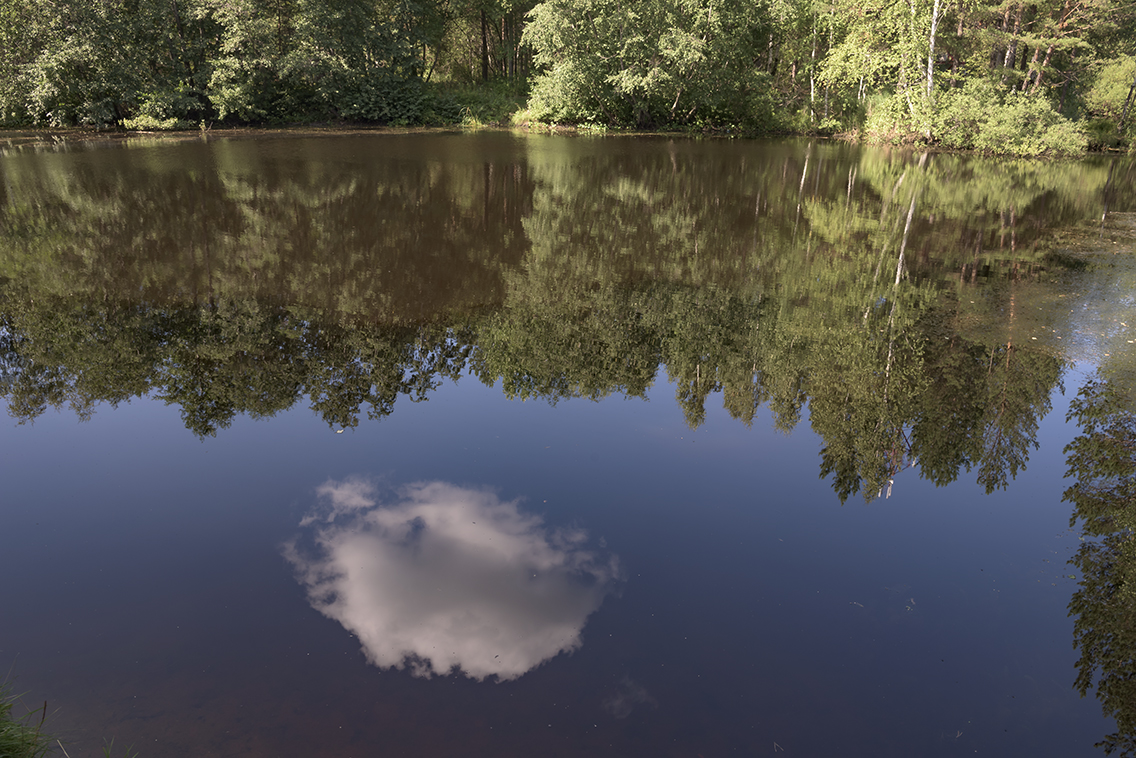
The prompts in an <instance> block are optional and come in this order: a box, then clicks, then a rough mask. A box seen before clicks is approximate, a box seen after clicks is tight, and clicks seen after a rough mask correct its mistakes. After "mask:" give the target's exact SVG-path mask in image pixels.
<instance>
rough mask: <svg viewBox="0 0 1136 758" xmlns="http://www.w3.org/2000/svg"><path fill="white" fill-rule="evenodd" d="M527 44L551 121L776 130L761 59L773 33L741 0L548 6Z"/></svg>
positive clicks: (541, 108) (537, 12)
mask: <svg viewBox="0 0 1136 758" xmlns="http://www.w3.org/2000/svg"><path fill="white" fill-rule="evenodd" d="M529 19H530V20H529V25H528V26H527V27H526V29H525V37H524V38H525V41H526V42H527V43H528V44H530V45H531V46H532V47H533V49H534V51H535V58H534V59H535V63H536V65H537V66H538V69H539V70H540V73H539V74H538V76H537V78H536V80H535V82H534V84H533V91H532V97H531V99H530V101H529V110H530V112H531V113H532V116H533V117H534V118H536V119H539V120H542V121H551V122H556V123H589V122H599V123H604V124H608V125H612V126H616V125H619V126H633V127H639V128H652V127H658V126H669V127H676V126H695V127H715V126H730V125H738V126H742V127H745V128H750V129H768V128H770V127H771V126H772V108H771V105H772V98H771V96H770V85H769V81H768V78H767V77H766V76H765V75H763V74H762V73H761V72H759V71H756V70H755V68H754V66H753V60H754V58H755V56H756V55H757V54H758V52H759V50H760V44H761V43H762V42H763V41H765V40H766V39H767V35H766V36H765V37H763V33H765V32H766V31H767V30H766V27H765V25H764V23H763V21H762V17H761V14H760V13H755V12H754V8H753V7H752V6H751V5H749V4H748V3H743V2H740V0H728V2H726V3H721V2H717V3H712V2H709V0H639V1H638V2H636V3H632V4H626V5H619V4H614V5H613V4H610V3H603V2H597V0H548V1H547V2H543V3H540V4H538V5H537V6H536V7H535V8H534V9H533V10H532V11H531V12H530V14H529Z"/></svg>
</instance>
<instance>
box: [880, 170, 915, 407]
mask: <svg viewBox="0 0 1136 758" xmlns="http://www.w3.org/2000/svg"><path fill="white" fill-rule="evenodd" d="M918 199H919V192H918V191H916V192H912V193H911V207H910V208H908V209H907V223H906V224H905V225H904V227H903V240H902V241H901V242H900V243H899V260H898V261H897V262H896V264H895V283H894V284H893V285H892V288H891V314H890V315H889V316H888V357H887V366H886V368H885V369H884V402H885V403H886V402H887V396H888V387H889V385H890V382H891V364H892V361H893V360H894V356H895V312H896V309H897V308H898V307H899V280H900V279H901V278H903V258H904V255H905V254H906V252H907V236H908V234H909V233H910V232H911V218H912V217H913V216H914V215H915V201H916V200H918Z"/></svg>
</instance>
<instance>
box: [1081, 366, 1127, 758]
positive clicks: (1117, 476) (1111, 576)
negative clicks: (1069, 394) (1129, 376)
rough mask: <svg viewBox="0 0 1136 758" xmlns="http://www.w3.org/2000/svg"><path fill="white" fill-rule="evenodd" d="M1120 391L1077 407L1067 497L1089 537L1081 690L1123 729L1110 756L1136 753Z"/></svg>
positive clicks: (1085, 391)
mask: <svg viewBox="0 0 1136 758" xmlns="http://www.w3.org/2000/svg"><path fill="white" fill-rule="evenodd" d="M1128 403H1129V399H1128V398H1125V397H1123V395H1122V394H1121V393H1119V392H1118V391H1117V390H1116V388H1115V387H1113V386H1112V385H1110V384H1109V383H1107V382H1104V381H1101V380H1099V379H1091V380H1089V381H1088V382H1086V384H1085V386H1084V387H1082V388H1081V391H1080V392H1079V393H1078V395H1077V398H1076V399H1075V400H1074V401H1073V402H1072V404H1071V405H1070V409H1069V420H1074V419H1075V420H1076V421H1077V423H1078V425H1079V426H1080V427H1081V433H1080V434H1079V435H1078V436H1077V438H1076V439H1074V440H1073V442H1071V443H1069V445H1068V446H1067V447H1066V448H1065V452H1066V454H1067V458H1066V465H1067V470H1066V473H1065V476H1066V477H1074V478H1075V482H1074V484H1073V485H1072V486H1070V487H1069V488H1068V489H1067V490H1065V496H1064V499H1065V500H1067V501H1069V502H1072V503H1073V505H1074V512H1073V516H1072V518H1071V519H1070V520H1071V522H1072V523H1076V522H1078V521H1080V522H1081V524H1082V528H1083V530H1084V532H1085V535H1086V538H1087V539H1083V541H1082V543H1081V546H1080V547H1079V548H1078V550H1077V554H1076V555H1075V556H1074V557H1073V559H1072V560H1071V561H1070V562H1071V563H1072V564H1073V565H1074V566H1076V567H1077V568H1078V569H1080V572H1081V575H1082V577H1083V578H1082V579H1081V582H1080V586H1079V588H1078V589H1077V591H1076V593H1074V595H1073V598H1072V599H1071V600H1070V601H1069V614H1070V615H1071V616H1074V617H1075V619H1074V624H1073V630H1074V631H1073V639H1074V644H1075V645H1076V646H1077V647H1078V648H1079V649H1080V651H1081V658H1080V659H1079V660H1078V661H1077V680H1076V687H1077V689H1078V690H1079V691H1080V692H1081V694H1082V695H1085V694H1086V693H1087V692H1088V690H1089V689H1090V688H1093V687H1094V686H1095V688H1096V693H1097V698H1098V699H1099V700H1100V702H1101V705H1102V707H1103V709H1104V712H1105V715H1106V716H1110V717H1112V718H1114V719H1115V720H1116V726H1117V731H1116V732H1115V733H1113V734H1110V735H1108V736H1107V737H1106V738H1105V740H1104V741H1103V742H1102V743H1100V746H1101V747H1103V748H1104V750H1105V752H1106V753H1108V754H1111V753H1114V752H1117V753H1119V754H1120V755H1122V756H1132V755H1136V416H1134V415H1133V414H1132V412H1131V411H1130V410H1128V408H1127V405H1128Z"/></svg>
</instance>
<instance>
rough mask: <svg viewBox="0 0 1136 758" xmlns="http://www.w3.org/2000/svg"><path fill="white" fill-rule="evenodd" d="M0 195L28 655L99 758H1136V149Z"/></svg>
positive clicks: (553, 154) (485, 171)
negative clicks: (126, 754) (1125, 509)
mask: <svg viewBox="0 0 1136 758" xmlns="http://www.w3.org/2000/svg"><path fill="white" fill-rule="evenodd" d="M0 180H2V181H0V401H2V403H3V404H4V406H5V411H6V413H5V415H4V416H3V417H4V418H5V419H7V420H6V421H5V422H4V423H3V424H0V460H2V464H0V470H2V472H3V482H4V494H3V500H2V511H0V512H2V518H3V525H4V528H3V531H2V533H0V534H2V536H0V571H3V574H4V576H5V578H6V581H5V582H4V584H3V588H2V590H0V598H2V603H3V604H2V606H0V607H3V609H4V610H3V613H2V614H0V662H2V663H3V665H4V666H5V668H8V667H9V666H10V667H11V668H12V672H13V675H14V676H15V677H16V684H17V687H16V688H17V689H18V690H19V691H22V692H25V693H27V694H26V695H25V697H24V700H25V702H27V703H29V705H33V706H34V707H41V706H40V704H41V703H42V702H43V701H47V712H48V714H49V715H48V723H47V728H49V729H50V730H52V731H53V733H54V734H56V735H58V736H59V737H60V738H61V740H62V741H63V743H64V744H65V745H66V746H67V752H68V754H69V755H70V756H71V758H80V757H81V756H94V755H102V748H103V743H104V740H109V739H111V738H113V739H114V744H115V745H116V746H126V745H132V746H133V747H134V749H135V750H136V751H137V752H138V754H139V755H140V756H142V757H143V758H146V757H148V756H283V755H303V756H336V757H337V758H342V757H344V756H352V755H356V756H362V755H379V754H382V755H399V756H427V755H430V756H436V755H462V756H532V755H545V756H585V755H586V756H644V755H650V756H696V755H701V756H705V758H711V757H712V756H717V755H772V754H778V753H781V752H784V753H785V754H786V755H787V756H790V755H802V756H822V755H849V754H862V755H873V756H911V755H925V756H932V755H956V754H962V753H966V754H973V753H981V754H986V755H1034V756H1047V755H1053V756H1058V755H1059V756H1074V755H1085V756H1090V755H1103V754H1104V753H1103V750H1102V746H1096V747H1095V745H1098V743H1102V742H1107V745H1106V746H1115V747H1116V748H1117V750H1120V751H1124V750H1131V748H1132V745H1133V744H1134V743H1133V740H1134V739H1136V705H1134V703H1136V697H1129V696H1130V695H1133V694H1134V693H1133V691H1132V689H1131V687H1132V685H1129V684H1126V681H1127V680H1126V679H1125V676H1126V675H1128V674H1130V673H1131V672H1132V671H1133V668H1134V664H1133V660H1134V657H1136V656H1134V652H1136V651H1134V650H1133V649H1132V646H1133V644H1134V643H1133V640H1132V637H1131V636H1130V632H1127V631H1126V630H1128V629H1130V624H1129V623H1128V622H1127V621H1126V619H1128V618H1131V617H1132V613H1134V612H1136V611H1134V609H1136V599H1133V597H1132V595H1131V590H1130V585H1129V586H1128V587H1126V586H1125V584H1124V577H1125V576H1126V574H1125V572H1126V571H1130V570H1136V568H1132V569H1130V568H1129V567H1130V566H1133V567H1136V558H1134V557H1133V556H1132V549H1131V546H1130V539H1129V537H1128V534H1129V532H1128V531H1126V530H1127V529H1130V528H1131V526H1130V522H1125V521H1124V518H1122V517H1120V516H1115V513H1119V511H1115V513H1114V511H1112V510H1108V508H1107V507H1106V506H1108V503H1106V502H1105V500H1107V498H1104V495H1105V494H1108V493H1112V495H1115V497H1116V498H1119V500H1118V501H1116V502H1119V503H1120V505H1123V504H1124V503H1125V502H1130V500H1129V501H1125V500H1124V498H1126V497H1129V494H1126V493H1130V492H1131V490H1123V486H1127V485H1130V484H1131V481H1129V479H1131V477H1129V479H1125V477H1124V476H1123V475H1122V476H1121V477H1120V479H1119V480H1117V478H1116V476H1115V475H1116V473H1117V471H1120V472H1122V473H1123V471H1127V469H1124V468H1123V464H1124V460H1126V459H1125V458H1124V454H1125V452H1124V451H1125V450H1128V449H1129V448H1125V447H1123V445H1121V446H1120V448H1116V445H1115V444H1113V443H1115V440H1117V439H1119V437H1118V435H1119V434H1120V433H1121V432H1123V431H1125V430H1128V429H1130V428H1131V425H1130V424H1129V415H1128V414H1130V412H1131V411H1132V409H1133V407H1134V404H1133V403H1131V402H1130V400H1129V398H1130V397H1132V396H1131V395H1130V387H1131V386H1132V384H1133V382H1134V381H1136V371H1134V369H1136V350H1134V347H1136V344H1134V343H1136V330H1133V329H1132V328H1131V327H1130V326H1129V324H1132V323H1133V321H1132V319H1133V318H1136V314H1134V313H1133V312H1132V305H1133V303H1132V292H1133V285H1134V284H1136V275H1134V273H1136V266H1133V265H1132V262H1131V261H1132V254H1133V252H1134V249H1133V248H1134V242H1136V223H1134V219H1136V216H1134V215H1133V212H1134V211H1136V191H1134V190H1136V168H1134V166H1133V164H1132V162H1131V160H1130V159H1109V158H1106V157H1101V158H1098V159H1095V160H1087V161H1082V162H1077V163H1043V162H1027V161H1021V162H1014V161H989V160H983V159H980V158H976V157H969V156H958V155H947V154H925V153H918V152H914V153H913V152H910V151H902V150H881V149H868V148H860V147H853V146H847V145H840V144H825V143H810V142H804V141H792V142H787V141H770V142H745V141H716V140H687V139H676V138H663V137H622V136H618V137H587V136H564V135H538V134H520V133H516V134H514V133H505V132H485V133H473V134H459V133H421V134H398V133H374V134H351V135H334V134H302V133H297V134H284V135H268V136H260V137H258V138H255V139H251V138H249V139H243V138H240V137H239V136H232V137H228V138H217V137H214V136H207V137H206V138H203V139H200V140H198V139H190V140H185V141H180V142H178V141H160V140H159V141H146V140H137V141H120V142H89V143H85V144H79V145H66V144H65V145H62V146H56V147H51V148H47V147H34V146H20V147H12V148H9V149H7V150H6V151H5V152H3V153H0ZM1083 388H1084V390H1085V391H1084V393H1082V394H1080V395H1078V392H1079V391H1081V390H1082V389H1083ZM1102 408H1103V409H1104V411H1101V412H1100V413H1096V414H1095V415H1094V413H1095V411H1094V409H1096V410H1100V409H1102ZM1102 414H1103V415H1102ZM1067 417H1069V420H1067ZM1102 419H1104V420H1103V421H1102ZM1106 422H1107V423H1106ZM1102 424H1104V425H1105V427H1107V428H1106V429H1105V431H1108V434H1106V435H1105V436H1104V437H1102V436H1101V434H1102V432H1101V429H1102V428H1103V427H1102V426H1101V425H1102ZM1108 424H1112V425H1111V426H1108ZM1126 424H1129V426H1125V425H1126ZM1118 430H1119V431H1118ZM1109 435H1111V436H1109ZM1106 438H1107V439H1106ZM1133 439H1136V438H1133ZM1101 440H1105V441H1104V442H1102V441H1101ZM1108 440H1112V441H1113V442H1112V443H1110V442H1108ZM1071 443H1073V444H1074V447H1073V448H1071V450H1072V451H1073V453H1067V452H1066V446H1068V445H1070V444H1071ZM1078 444H1079V445H1081V447H1079V448H1078V447H1076V446H1077V445H1078ZM1109 444H1113V447H1109ZM1094 445H1096V447H1093V446H1094ZM1102 446H1103V447H1102ZM1116 449H1119V450H1120V452H1119V453H1116ZM1078 450H1083V451H1084V454H1083V455H1078V454H1077V451H1078ZM1109 450H1112V451H1113V453H1116V454H1115V455H1113V453H1109V452H1108V451H1109ZM1109 455H1113V457H1112V458H1109V457H1108V456H1109ZM1129 457H1131V456H1129ZM1067 458H1068V461H1067ZM1105 458H1108V460H1109V461H1112V462H1113V463H1115V464H1116V465H1115V466H1114V467H1113V468H1112V469H1108V470H1106V471H1103V472H1102V471H1100V470H1098V468H1094V466H1095V462H1097V461H1100V460H1104V459H1105ZM1117 467H1119V468H1117ZM1067 474H1068V476H1067ZM1110 477H1111V478H1110ZM1126 483H1127V484H1126ZM1114 485H1115V486H1114ZM1109 486H1113V489H1112V490H1109V489H1108V487H1109ZM1118 487H1119V488H1120V489H1117V488H1118ZM1078 488H1079V489H1078ZM1102 493H1103V494H1102ZM1117 493H1119V494H1117ZM1094 498H1095V499H1094ZM1109 502H1112V501H1109ZM1113 504H1114V505H1115V503H1113ZM1108 507H1111V506H1108ZM1094 508H1095V509H1096V510H1093V509H1094ZM1071 519H1072V520H1071ZM1126 524H1128V525H1127V526H1126ZM1126 561H1127V562H1126ZM1126 635H1129V636H1126ZM1126 687H1128V688H1129V689H1125V688H1126ZM1082 691H1083V694H1082ZM116 749H117V747H116Z"/></svg>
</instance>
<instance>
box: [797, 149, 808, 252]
mask: <svg viewBox="0 0 1136 758" xmlns="http://www.w3.org/2000/svg"><path fill="white" fill-rule="evenodd" d="M808 175H809V155H808V153H805V167H804V168H802V169H801V186H800V187H798V188H797V217H796V218H794V219H793V239H796V238H797V223H798V222H799V221H800V220H801V200H802V199H804V197H805V177H806V176H808Z"/></svg>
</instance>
